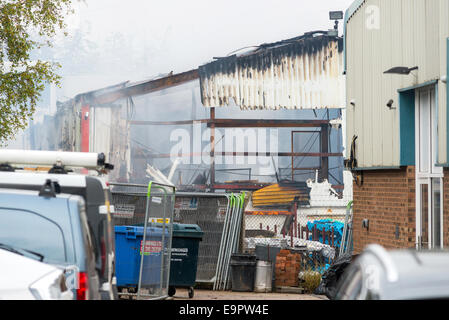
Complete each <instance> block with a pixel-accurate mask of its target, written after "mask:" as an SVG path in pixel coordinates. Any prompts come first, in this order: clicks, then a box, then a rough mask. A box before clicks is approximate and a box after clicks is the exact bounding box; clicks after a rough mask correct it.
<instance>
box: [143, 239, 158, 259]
mask: <svg viewBox="0 0 449 320" xmlns="http://www.w3.org/2000/svg"><path fill="white" fill-rule="evenodd" d="M142 248H143V241H140V255H142ZM161 252H162V241H152V240H147V241H145V249H144V255H146V256H147V255H157V254H160V253H161Z"/></svg>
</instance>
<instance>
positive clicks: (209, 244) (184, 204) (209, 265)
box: [174, 193, 228, 283]
mask: <svg viewBox="0 0 449 320" xmlns="http://www.w3.org/2000/svg"><path fill="white" fill-rule="evenodd" d="M227 206H228V198H227V196H226V195H225V194H218V193H209V194H206V193H178V194H177V197H176V203H175V213H174V221H175V222H179V223H184V224H197V225H198V226H199V227H200V228H201V230H202V231H203V233H204V234H203V239H202V241H201V242H200V244H199V248H198V269H197V275H196V281H197V282H208V283H210V282H213V279H214V277H215V271H216V266H217V261H218V254H219V249H220V244H221V237H222V233H223V225H224V220H225V216H226V208H227Z"/></svg>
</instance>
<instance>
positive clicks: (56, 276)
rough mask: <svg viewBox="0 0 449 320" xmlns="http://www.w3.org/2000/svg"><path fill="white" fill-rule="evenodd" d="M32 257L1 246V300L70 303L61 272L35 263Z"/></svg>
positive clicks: (14, 248) (23, 251)
mask: <svg viewBox="0 0 449 320" xmlns="http://www.w3.org/2000/svg"><path fill="white" fill-rule="evenodd" d="M33 256H35V253H33V252H29V251H28V250H23V249H21V248H16V247H11V246H9V245H3V244H0V284H1V285H0V300H70V299H73V292H72V291H71V290H70V289H68V288H67V286H66V278H65V276H64V270H61V269H60V268H57V267H54V266H52V265H49V264H46V263H42V262H39V261H37V260H36V259H35V258H32V257H33Z"/></svg>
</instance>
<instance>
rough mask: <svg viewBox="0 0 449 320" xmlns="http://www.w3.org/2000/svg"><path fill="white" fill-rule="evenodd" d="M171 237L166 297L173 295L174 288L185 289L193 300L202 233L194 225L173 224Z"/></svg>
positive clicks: (158, 225) (159, 225)
mask: <svg viewBox="0 0 449 320" xmlns="http://www.w3.org/2000/svg"><path fill="white" fill-rule="evenodd" d="M150 225H151V226H157V227H159V228H160V227H161V226H162V225H161V224H156V223H152V224H150ZM172 237H173V239H172V249H171V259H170V280H169V287H168V295H169V296H173V295H175V293H176V288H187V289H188V294H189V298H193V295H194V289H193V287H194V285H195V280H196V271H197V265H198V248H199V243H200V241H201V240H202V239H203V231H202V230H201V228H200V227H199V226H198V225H196V224H181V223H174V224H173V235H172Z"/></svg>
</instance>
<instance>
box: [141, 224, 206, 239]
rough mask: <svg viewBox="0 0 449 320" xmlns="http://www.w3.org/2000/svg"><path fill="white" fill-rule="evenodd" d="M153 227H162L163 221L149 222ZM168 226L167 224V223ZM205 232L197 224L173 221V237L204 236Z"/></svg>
mask: <svg viewBox="0 0 449 320" xmlns="http://www.w3.org/2000/svg"><path fill="white" fill-rule="evenodd" d="M148 225H150V226H152V227H157V228H162V226H163V224H162V223H154V222H153V223H149V224H148ZM166 226H167V225H166ZM203 234H204V232H203V231H202V230H201V228H200V226H198V225H197V224H183V223H173V237H174V238H175V237H176V238H199V239H202V238H203Z"/></svg>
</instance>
